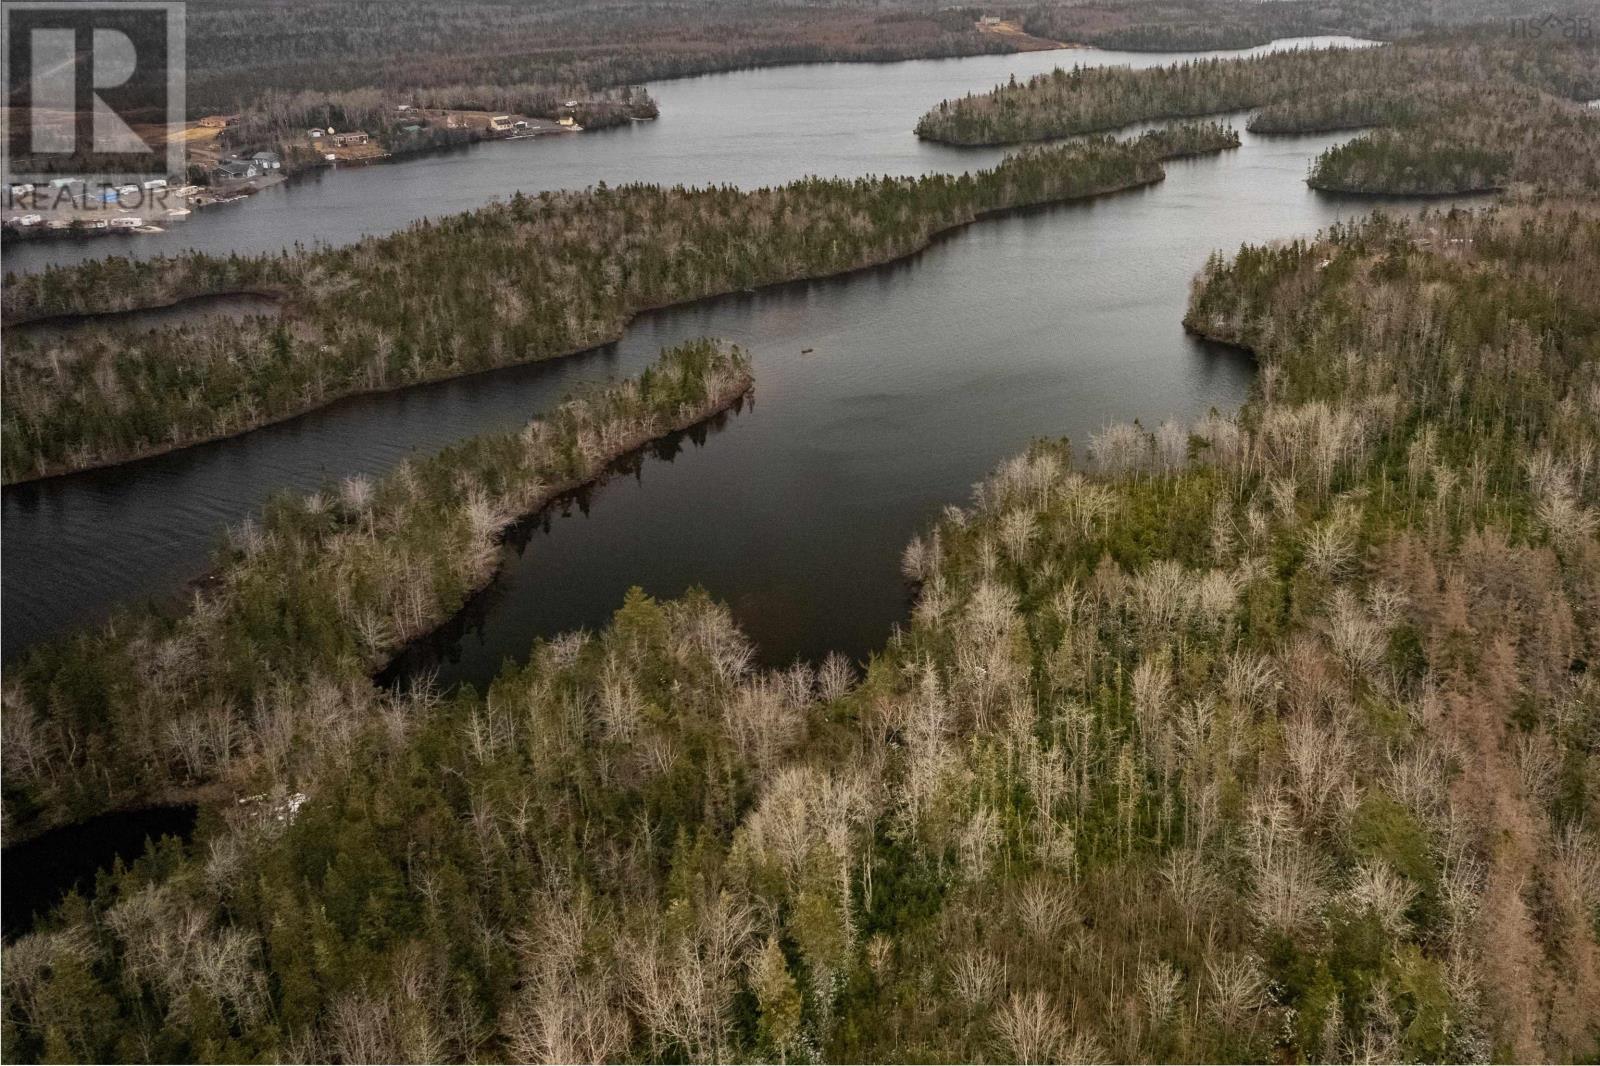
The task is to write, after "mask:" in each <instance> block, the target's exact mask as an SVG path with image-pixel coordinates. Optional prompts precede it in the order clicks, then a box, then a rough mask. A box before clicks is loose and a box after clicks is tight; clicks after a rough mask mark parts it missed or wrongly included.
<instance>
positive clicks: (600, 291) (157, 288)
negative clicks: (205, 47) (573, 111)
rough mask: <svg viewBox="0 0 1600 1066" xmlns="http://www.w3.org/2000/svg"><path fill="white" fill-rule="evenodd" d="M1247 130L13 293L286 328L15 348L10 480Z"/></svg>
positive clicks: (188, 260) (850, 247) (616, 321)
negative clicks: (234, 313) (263, 308)
mask: <svg viewBox="0 0 1600 1066" xmlns="http://www.w3.org/2000/svg"><path fill="white" fill-rule="evenodd" d="M1237 143H1238V140H1237V136H1236V135H1235V134H1234V133H1233V132H1232V131H1231V130H1225V129H1222V128H1221V127H1219V126H1215V125H1199V126H1194V127H1191V128H1183V129H1177V130H1172V131H1165V132H1159V133H1156V134H1152V135H1150V136H1147V137H1143V138H1137V139H1131V140H1124V141H1113V140H1111V139H1109V138H1102V139H1098V140H1095V141H1092V142H1088V143H1084V144H1079V145H1073V146H1066V147H1061V148H1056V149H1051V150H1048V151H1042V152H1026V153H1022V154H1019V155H1017V156H1015V157H1012V158H1010V159H1007V160H1006V161H1004V162H1002V163H1001V164H1000V165H998V166H997V167H995V168H993V169H990V170H985V171H979V172H977V173H973V174H966V175H961V176H959V177H950V176H942V175H938V176H930V177H924V178H888V177H885V178H866V179H860V180H853V181H849V180H841V179H826V180H825V179H819V178H809V179H806V180H802V181H798V182H794V183H792V184H789V185H785V186H781V187H776V188H762V189H757V190H754V191H749V192H744V191H740V190H737V189H733V188H728V187H722V188H684V187H681V186H679V187H673V188H662V187H659V186H653V185H628V186H622V187H619V188H609V187H606V186H605V185H603V184H602V185H600V186H598V187H596V188H593V189H590V190H587V191H582V192H547V193H541V194H539V195H538V196H525V195H520V194H519V195H517V196H515V197H513V198H512V199H511V200H510V201H508V202H506V203H504V204H499V205H492V206H489V207H486V208H482V209H480V210H477V211H473V212H469V213H466V214H462V215H457V216H453V217H450V218H445V219H440V220H433V221H424V222H421V223H418V224H416V225H414V226H413V227H411V228H410V229H409V230H406V231H404V232H402V233H398V234H395V235H392V236H387V237H382V238H374V239H368V240H365V241H362V242H359V243H357V244H353V245H350V246H347V247H342V248H333V249H317V250H314V251H306V250H303V249H296V250H294V251H292V252H288V253H285V254H282V255H265V256H253V257H251V256H238V255H230V256H226V257H222V256H212V255H208V254H204V253H187V254H184V255H180V256H177V257H171V258H161V259H154V260H149V261H146V262H132V261H129V260H127V259H123V258H109V259H105V260H100V261H95V262H89V263H84V264H82V265H78V266H73V267H67V268H59V269H50V270H47V271H44V272H42V273H39V274H35V275H29V276H25V277H9V278H8V279H7V282H6V286H5V292H4V297H3V300H4V303H3V307H4V313H5V317H6V321H7V322H8V323H12V324H16V323H20V322H25V321H26V320H28V319H30V318H35V317H39V316H46V315H53V314H62V313H89V312H104V311H116V310H126V309H130V308H137V307H146V306H151V305H155V304H161V303H167V302H171V301H172V300H175V299H179V298H183V297H193V296H201V295H206V294H216V293H226V292H230V291H240V290H250V291H262V292H273V293H278V294H280V295H281V296H282V297H283V309H284V310H283V314H282V315H281V316H279V317H272V316H258V317H255V318H253V319H249V320H245V321H243V322H242V323H241V322H236V321H229V322H226V323H223V322H218V321H209V322H198V323H195V322H191V323H188V324H185V325H179V326H174V327H168V328H163V329H158V330H151V331H147V332H142V333H138V334H130V332H129V331H128V330H125V329H119V328H117V327H116V326H115V325H114V324H111V325H108V326H106V327H103V328H100V327H96V328H89V329H82V330H74V331H72V332H71V333H70V335H66V336H63V337H40V336H30V335H29V334H28V332H27V331H26V330H17V329H11V330H9V331H8V335H7V337H6V346H7V352H6V356H7V358H6V363H5V367H4V386H5V390H6V404H5V409H4V412H3V415H0V419H3V428H0V449H3V457H4V466H3V470H4V476H5V478H6V480H8V481H15V480H19V479H25V478H29V477H36V476H40V475H44V474H49V473H53V472H59V471H63V470H72V469H78V468H81V467H84V466H89V465H94V464H100V463H106V462H115V461H119V460H125V459H130V458H134V457H137V456H140V455H147V454H151V453H154V452H158V451H162V450H170V449H172V448H178V447H182V446H184V445H187V444H191V443H194V442H196V441H201V440H206V439H210V438H214V437H217V436H222V435H227V434H232V433H238V432H241V431H244V430H248V429H251V428H253V427H256V426H259V425H261V424H263V423H265V422H268V421H271V420H273V419H278V418H282V417H285V416H287V415H291V414H295V413H298V412H300V411H304V410H308V409H310V408H313V407H317V406H320V405H322V404H325V403H328V402H330V401H331V400H334V399H337V398H338V397H341V396H347V395H350V394H351V393H355V392H361V391H372V390H378V389H392V388H400V387H404V386H406V385H411V384H415V383H417V382H421V381H428V380H433V379H437V378H442V377H447V376H451V375H456V374H463V373H469V372H472V371H475V370H483V369H487V368H490V367H497V366H505V365H508V364H511V363H516V362H525V361H530V360H534V359H544V358H549V357H552V356H558V355H564V354H568V353H571V352H574V351H579V350H582V349H585V348H589V347H592V346H595V345H598V344H602V343H605V342H607V341H610V340H614V339H615V338H616V337H617V336H619V335H620V333H621V331H622V330H623V328H624V327H625V326H626V324H627V322H628V320H629V319H630V318H631V317H632V316H633V315H634V314H637V313H638V312H639V311H641V310H645V309H648V308H651V307H656V306H662V305H666V304H671V303H677V302H680V301H684V300H692V299H699V298H702V297H707V296H713V295H717V294H719V293H725V292H736V291H739V290H741V289H745V288H750V287H754V286H759V285H769V284H773V283H776V282H783V281H792V280H796V279H801V278H814V277H821V276H824V275H828V274H835V273H839V272H842V271H847V270H853V269H858V268H861V267H866V266H871V265H874V264H878V263H883V262H887V261H889V260H893V259H896V258H899V257H902V256H905V255H908V254H910V253H912V252H914V251H916V250H918V249H920V248H922V247H924V246H925V245H926V244H927V242H928V240H929V239H930V238H931V237H932V236H933V235H934V234H936V233H939V232H940V231H942V230H946V229H949V228H951V227H954V226H960V225H964V224H966V223H969V222H971V221H972V220H973V219H975V218H977V217H978V216H979V215H982V214H985V213H989V212H995V211H1004V210H1009V209H1012V208H1018V207H1024V206H1028V205H1032V204H1038V203H1046V202H1051V201H1056V200H1064V199H1070V198H1075V197H1083V196H1091V195H1095V194H1099V193H1104V192H1109V191H1113V190H1117V189H1122V188H1127V187H1130V186H1132V185H1138V184H1144V183H1148V182H1152V181H1156V180H1159V179H1160V177H1161V176H1162V169H1161V163H1160V160H1161V159H1162V158H1168V157H1171V156H1173V155H1185V154H1192V153H1194V152H1200V151H1220V150H1222V149H1224V148H1227V147H1231V146H1234V145H1236V144H1237Z"/></svg>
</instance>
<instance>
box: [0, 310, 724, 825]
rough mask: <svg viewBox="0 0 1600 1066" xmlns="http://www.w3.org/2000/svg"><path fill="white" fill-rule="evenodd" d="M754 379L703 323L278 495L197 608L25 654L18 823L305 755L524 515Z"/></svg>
mask: <svg viewBox="0 0 1600 1066" xmlns="http://www.w3.org/2000/svg"><path fill="white" fill-rule="evenodd" d="M751 384H752V378H751V374H750V367H749V362H748V360H747V359H746V357H745V355H744V353H743V352H742V351H740V350H739V349H738V348H737V347H733V348H729V347H725V346H723V345H720V344H718V343H716V342H712V341H706V340H702V341H694V342H689V343H685V344H682V345H679V346H677V347H675V348H672V349H669V350H667V351H664V352H663V353H662V355H661V358H660V359H659V360H658V361H657V362H656V363H655V364H653V365H652V366H650V367H649V368H647V369H646V370H645V371H644V373H643V374H641V375H640V376H639V377H638V378H637V379H633V380H628V381H624V382H621V383H618V384H614V385H610V386H606V387H595V388H591V389H589V390H587V391H586V392H583V393H580V394H579V395H577V396H574V397H572V398H570V399H568V400H567V401H566V402H565V403H563V404H561V405H560V406H559V407H557V408H556V409H555V410H554V411H553V412H551V413H550V414H549V415H547V416H546V417H544V418H541V419H538V420H536V421H533V422H530V423H529V424H528V425H527V426H526V427H525V428H523V429H522V430H521V431H519V432H511V433H488V434H483V435H481V436H477V437H473V438H470V439H468V440H466V441H463V442H461V443H460V444H457V445H454V446H452V447H450V448H448V449H446V450H444V451H442V452H440V453H438V454H436V455H433V456H430V457H427V458H424V459H421V460H406V461H404V462H402V463H401V464H400V466H399V468H398V469H396V470H395V471H394V472H393V473H391V474H389V475H388V476H386V477H384V478H383V479H381V480H379V481H376V482H373V481H369V480H367V479H365V478H362V477H354V478H348V479H346V480H344V481H343V482H341V483H339V484H337V485H330V486H327V487H325V488H324V489H323V490H322V491H319V492H314V493H311V494H310V495H308V496H297V495H292V494H286V495H282V496H280V497H278V498H276V499H274V500H273V501H272V502H271V503H270V504H269V505H268V506H267V508H266V510H265V512H264V514H263V515H262V516H261V517H260V519H259V520H255V519H247V520H246V521H245V522H244V523H243V524H242V525H241V526H239V527H237V528H236V529H233V530H230V531H229V536H228V539H227V542H226V545H225V546H224V547H223V548H222V549H221V551H220V552H219V555H218V558H217V560H216V565H215V569H214V571H213V573H212V575H211V576H210V577H209V578H208V579H207V581H206V582H205V585H204V587H203V588H202V589H201V590H199V591H197V592H196V594H195V596H194V599H193V602H192V605H191V608H190V610H189V611H187V612H186V613H184V614H183V615H182V616H181V617H177V618H167V617H165V616H162V615H159V614H156V613H154V612H144V613H138V612H134V613H126V614H124V615H123V616H121V617H119V618H118V619H117V620H115V621H114V622H112V623H110V624H108V625H106V626H105V627H103V628H101V629H98V630H92V631H86V632H83V633H80V634H78V635H76V636H74V637H71V638H67V639H64V640H60V641H56V642H53V643H51V644H47V645H45V646H42V647H39V648H37V649H34V650H32V651H31V652H29V653H28V654H27V655H26V656H24V657H23V658H22V659H21V660H20V661H18V662H16V663H13V664H8V666H7V669H6V701H5V711H4V723H5V748H6V754H5V757H6V763H5V770H6V783H5V817H6V832H7V834H8V836H10V837H11V839H15V838H16V835H18V834H26V833H29V832H31V831H33V830H35V829H37V828H40V827H45V826H49V825H53V824H59V823H61V822H63V821H70V820H73V819H75V818H82V817H87V816H90V815H93V814H95V813H97V812H100V811H104V810H105V809H107V808H108V807H112V806H116V805H119V804H130V803H139V802H146V803H148V802H151V801H153V800H155V799H157V798H159V797H161V796H163V795H166V794H169V793H170V792H171V791H172V790H173V789H175V788H180V787H184V786H189V785H193V784H197V783H204V782H208V781H212V780H215V779H216V778H218V777H219V776H222V775H224V774H232V775H233V779H234V781H235V783H237V782H238V781H240V780H243V779H244V778H245V777H246V776H248V774H250V773H252V772H255V771H256V770H257V769H259V766H258V764H259V763H260V762H261V761H263V760H264V761H265V762H267V763H274V762H276V763H280V767H279V769H280V770H281V769H287V768H288V766H289V765H290V764H291V763H293V762H295V761H296V753H297V752H299V751H301V750H303V749H307V748H315V747H316V745H317V738H316V736H315V735H314V734H315V733H316V732H317V731H319V730H324V729H329V728H335V729H341V728H359V723H357V722H347V723H343V724H334V723H329V722H327V721H325V720H322V719H320V718H319V715H325V714H326V713H328V712H329V711H330V710H331V708H332V706H334V705H336V704H337V703H338V702H339V701H340V700H341V699H343V698H350V695H351V694H352V693H357V692H362V691H365V690H368V689H370V688H371V685H370V681H369V676H370V675H371V674H372V673H373V672H374V671H376V670H378V669H379V668H380V667H382V666H383V665H384V664H385V663H387V662H388V660H389V659H390V658H391V657H392V656H393V655H394V654H395V653H396V652H397V651H399V650H400V649H401V648H402V647H403V646H404V645H405V644H406V643H408V642H409V641H412V640H414V639H416V638H417V637H419V636H422V635H424V634H426V633H429V632H431V631H432V630H434V629H435V628H437V627H438V626H439V625H441V624H442V623H443V622H445V621H446V620H448V619H449V618H450V617H451V616H452V615H453V614H454V613H455V612H456V611H458V610H459V609H460V608H461V607H462V605H463V604H464V603H465V602H466V600H467V598H468V597H469V596H471V595H472V594H473V593H475V592H478V591H479V590H481V589H482V588H483V587H484V586H485V585H487V584H488V582H489V581H490V579H491V578H492V577H493V576H494V573H495V571H496V570H497V568H498V565H499V558H500V556H499V538H500V536H501V534H502V533H503V532H504V531H505V530H506V528H507V527H508V526H509V525H511V524H512V523H513V522H516V521H517V520H519V519H521V518H523V517H524V516H527V515H530V514H533V513H535V512H537V511H539V510H540V509H542V508H543V507H545V506H546V505H547V504H549V503H550V502H551V501H552V500H555V499H556V498H558V497H559V496H561V495H562V494H564V493H567V492H570V491H572V490H573V489H575V488H577V487H579V486H581V485H584V484H586V483H588V482H590V481H593V480H595V479H596V478H598V477H600V476H602V475H603V474H604V472H605V470H606V468H607V466H608V465H609V464H610V463H612V462H613V461H614V460H616V459H618V458H619V457H621V456H623V455H625V454H627V453H628V452H631V451H633V450H635V449H637V448H639V447H641V446H643V445H645V444H646V443H648V442H650V441H653V440H655V439H657V438H660V437H663V436H665V435H667V434H670V433H672V432H675V431H678V430H683V429H687V428H689V427H690V426H692V425H695V424H697V423H699V422H703V421H705V420H706V419H708V418H710V417H711V416H713V415H715V414H718V413H720V412H722V411H724V410H726V409H727V408H728V407H730V406H732V405H733V404H734V403H736V402H738V401H739V400H741V399H742V398H743V396H744V395H745V394H746V393H747V392H748V391H749V389H750V387H751ZM371 698H372V699H376V698H377V694H376V693H375V692H373V693H371Z"/></svg>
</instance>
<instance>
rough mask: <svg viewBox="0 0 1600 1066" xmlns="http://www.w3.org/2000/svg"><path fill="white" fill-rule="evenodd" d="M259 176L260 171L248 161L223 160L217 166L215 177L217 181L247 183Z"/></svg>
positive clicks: (252, 162) (253, 163)
mask: <svg viewBox="0 0 1600 1066" xmlns="http://www.w3.org/2000/svg"><path fill="white" fill-rule="evenodd" d="M260 175H261V171H260V169H259V168H258V167H257V166H256V164H255V162H254V161H252V160H249V159H224V160H223V161H222V162H220V163H218V164H217V170H216V176H217V180H219V181H248V180H249V179H251V178H255V177H260Z"/></svg>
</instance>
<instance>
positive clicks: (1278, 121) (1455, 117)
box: [917, 29, 1600, 194]
mask: <svg viewBox="0 0 1600 1066" xmlns="http://www.w3.org/2000/svg"><path fill="white" fill-rule="evenodd" d="M1596 95H1600V43H1597V39H1596V38H1594V37H1589V38H1587V39H1573V40H1567V39H1562V38H1560V37H1558V36H1555V35H1551V36H1550V37H1548V38H1546V39H1543V40H1539V41H1534V40H1530V39H1519V38H1517V37H1516V36H1514V35H1512V34H1509V33H1507V32H1505V31H1504V30H1503V29H1501V30H1488V29H1481V30H1477V31H1463V32H1458V33H1455V34H1452V35H1450V36H1447V37H1440V36H1429V37H1424V38H1421V39H1418V40H1416V41H1408V42H1405V43H1402V44H1394V45H1388V46H1385V47H1382V48H1370V49H1323V50H1294V51H1287V52H1280V53H1274V54H1270V55H1262V56H1256V57H1250V58H1244V59H1228V60H1223V59H1209V60H1196V61H1191V62H1185V63H1180V64H1175V65H1172V66H1167V67H1155V68H1149V69H1144V70H1132V69H1128V68H1122V67H1103V68H1093V69H1082V68H1075V69H1073V70H1070V71H1068V70H1063V69H1059V68H1058V69H1057V70H1055V71H1053V72H1051V73H1048V74H1041V75H1037V76H1035V77H1033V78H1031V79H1029V80H1028V81H1027V82H1024V83H1017V82H1015V81H1013V82H1012V83H1010V84H1008V85H1004V86H998V87H996V88H995V89H994V90H993V91H991V92H989V93H987V94H984V95H968V96H966V97H964V98H962V99H959V100H946V101H944V102H942V103H941V104H940V105H939V106H938V107H936V108H934V109H933V110H931V111H929V112H928V113H927V114H925V115H924V116H923V117H922V118H921V120H920V121H919V122H918V124H917V134H918V135H919V136H921V137H924V138H927V139H930V140H936V141H943V142H947V143H952V144H968V145H977V144H1012V143H1018V142H1023V141H1038V140H1046V139H1050V138H1056V137H1065V136H1070V135H1075V134H1080V133H1085V132H1091V131H1098V130H1105V129H1113V128H1117V127H1121V126H1125V125H1128V124H1131V123H1134V122H1144V121H1150V120H1153V119H1163V118H1174V117H1192V116H1197V115H1204V114H1216V113H1221V112H1230V111H1243V110H1255V109H1259V110H1258V111H1257V112H1256V114H1255V115H1254V116H1253V117H1252V118H1251V120H1250V123H1249V129H1250V130H1251V131H1252V132H1260V133H1304V132H1323V131H1329V130H1344V129H1361V128H1365V127H1379V129H1378V130H1377V131H1376V132H1374V133H1371V134H1368V135H1365V136H1362V137H1358V138H1356V139H1354V140H1352V141H1350V142H1349V143H1347V144H1344V145H1341V146H1338V147H1335V148H1333V149H1330V150H1329V151H1328V153H1327V154H1325V155H1324V156H1323V157H1321V158H1320V159H1319V160H1317V162H1316V164H1315V166H1314V167H1313V169H1312V172H1311V175H1310V183H1311V184H1312V185H1313V186H1315V187H1318V188H1324V189H1328V190H1335V191H1346V192H1368V193H1391V194H1410V193H1430V194H1438V193H1455V192H1463V191H1477V190H1483V189H1489V188H1499V187H1503V186H1505V185H1508V184H1510V183H1512V182H1517V183H1523V184H1529V185H1532V186H1535V187H1538V188H1542V189H1546V190H1551V191H1555V190H1563V189H1564V190H1573V189H1587V190H1592V189H1594V188H1596V187H1600V185H1597V183H1600V148H1597V144H1600V125H1597V122H1600V119H1597V118H1596V116H1595V115H1594V114H1593V112H1592V110H1590V109H1587V108H1584V107H1582V106H1581V105H1580V103H1578V102H1579V101H1582V102H1587V101H1588V100H1590V99H1592V98H1594V97H1595V96H1596Z"/></svg>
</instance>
